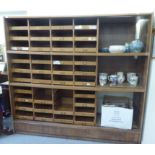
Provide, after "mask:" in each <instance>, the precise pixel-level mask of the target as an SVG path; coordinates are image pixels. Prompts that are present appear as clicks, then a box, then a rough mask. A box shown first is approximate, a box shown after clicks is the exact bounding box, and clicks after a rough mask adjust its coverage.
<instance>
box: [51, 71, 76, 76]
mask: <svg viewBox="0 0 155 155" xmlns="http://www.w3.org/2000/svg"><path fill="white" fill-rule="evenodd" d="M53 74H55V75H73V71H53Z"/></svg>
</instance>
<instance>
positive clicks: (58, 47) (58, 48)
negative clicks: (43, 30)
mask: <svg viewBox="0 0 155 155" xmlns="http://www.w3.org/2000/svg"><path fill="white" fill-rule="evenodd" d="M52 45H53V46H52V51H53V52H73V42H72V41H53V42H52Z"/></svg>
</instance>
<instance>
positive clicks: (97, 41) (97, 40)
mask: <svg viewBox="0 0 155 155" xmlns="http://www.w3.org/2000/svg"><path fill="white" fill-rule="evenodd" d="M96 33H97V34H96V35H97V36H96V38H97V39H96V80H95V83H96V86H97V85H98V66H99V65H98V63H99V61H98V60H99V59H98V55H97V54H98V52H99V18H97V32H96ZM96 95H97V94H96V92H95V118H94V125H96V121H97V96H96Z"/></svg>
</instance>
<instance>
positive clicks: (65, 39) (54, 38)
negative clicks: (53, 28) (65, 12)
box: [52, 37, 73, 41]
mask: <svg viewBox="0 0 155 155" xmlns="http://www.w3.org/2000/svg"><path fill="white" fill-rule="evenodd" d="M52 41H73V37H52Z"/></svg>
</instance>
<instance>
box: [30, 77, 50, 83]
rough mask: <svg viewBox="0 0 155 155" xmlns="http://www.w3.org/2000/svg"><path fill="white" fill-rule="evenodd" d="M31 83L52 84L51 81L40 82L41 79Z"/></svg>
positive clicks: (33, 80)
mask: <svg viewBox="0 0 155 155" xmlns="http://www.w3.org/2000/svg"><path fill="white" fill-rule="evenodd" d="M32 83H36V84H52V81H51V80H42V79H34V78H33V79H32Z"/></svg>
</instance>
